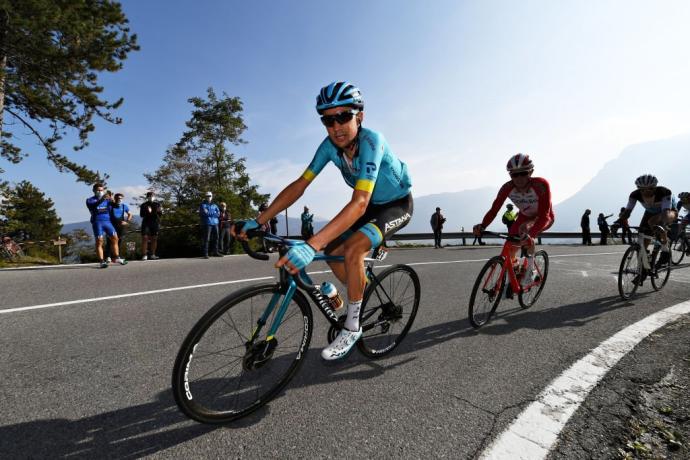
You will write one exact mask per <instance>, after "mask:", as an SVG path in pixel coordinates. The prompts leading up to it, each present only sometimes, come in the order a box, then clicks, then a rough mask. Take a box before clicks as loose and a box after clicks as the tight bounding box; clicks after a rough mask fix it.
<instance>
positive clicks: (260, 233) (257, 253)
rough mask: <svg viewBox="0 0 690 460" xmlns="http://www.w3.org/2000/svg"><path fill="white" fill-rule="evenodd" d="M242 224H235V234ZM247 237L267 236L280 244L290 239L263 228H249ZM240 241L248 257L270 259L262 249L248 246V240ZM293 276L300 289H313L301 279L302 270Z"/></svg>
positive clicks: (312, 286)
mask: <svg viewBox="0 0 690 460" xmlns="http://www.w3.org/2000/svg"><path fill="white" fill-rule="evenodd" d="M242 225H244V223H237V224H235V233H236V234H239V233H240V231H241V230H242V228H241V227H242ZM247 238H248V239H251V238H267V239H268V240H269V241H275V242H277V243H279V244H282V245H287V244H288V242H289V241H290V240H288V239H286V238H283V237H281V236H278V235H274V234H272V233H269V232H266V231H263V230H250V231H248V232H247ZM240 243H241V244H242V249H243V250H244V252H245V253H246V254H247V255H248V256H249V257H251V258H253V259H257V260H269V259H270V257H269V255H268V254H266V253H265V252H263V251H253V250H252V248H251V247H250V246H249V242H248V241H244V240H240ZM283 268H285V267H283ZM286 271H287V270H286ZM293 278H294V280H295V283H297V285H298V286H299V287H300V288H301V289H304V290H306V291H312V290H314V289H315V287H314V285H313V284H310V283H307V282H306V281H304V279H302V272H300V273H298V274H297V275H293Z"/></svg>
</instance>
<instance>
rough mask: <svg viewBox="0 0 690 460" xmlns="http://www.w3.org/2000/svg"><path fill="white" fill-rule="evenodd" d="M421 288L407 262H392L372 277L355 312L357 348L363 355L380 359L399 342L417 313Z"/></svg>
mask: <svg viewBox="0 0 690 460" xmlns="http://www.w3.org/2000/svg"><path fill="white" fill-rule="evenodd" d="M421 291H422V290H421V288H420V284H419V277H418V276H417V272H415V271H414V270H413V269H412V268H410V267H408V266H407V265H393V266H392V267H389V268H387V269H385V270H384V271H383V272H381V274H379V275H377V276H376V278H375V279H374V280H373V281H372V282H371V284H369V286H368V287H367V290H366V291H365V293H364V300H363V301H362V310H361V311H360V313H359V315H360V316H359V322H360V325H361V326H362V332H363V334H362V338H361V339H359V342H357V347H358V348H359V351H360V352H361V353H362V354H363V355H364V356H366V357H368V358H380V357H382V356H385V355H387V354H388V353H390V352H392V351H393V350H394V349H395V347H397V346H398V345H400V342H402V341H403V339H404V338H405V336H406V335H407V332H408V331H409V330H410V327H412V323H413V322H414V319H415V316H417V308H419V298H420V296H421Z"/></svg>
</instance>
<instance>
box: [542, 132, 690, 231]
mask: <svg viewBox="0 0 690 460" xmlns="http://www.w3.org/2000/svg"><path fill="white" fill-rule="evenodd" d="M689 159H690V135H685V136H678V137H674V138H671V139H665V140H660V141H654V142H645V143H642V144H635V145H631V146H630V147H626V148H625V149H623V151H622V152H621V154H620V155H619V156H618V158H616V159H614V160H611V161H609V162H608V163H606V164H605V165H604V167H603V168H602V169H601V170H600V171H599V172H598V173H597V175H596V176H594V177H593V178H592V180H590V181H589V182H588V183H587V184H585V186H584V187H582V189H581V190H580V191H579V192H577V193H576V194H575V195H573V196H571V197H570V198H568V199H567V200H565V201H562V202H561V203H559V204H558V205H557V206H556V207H555V212H556V223H555V224H554V227H553V228H554V230H561V231H573V230H579V229H580V217H581V216H582V213H583V212H584V210H585V209H587V208H590V209H591V210H592V217H594V218H595V219H594V221H593V222H592V224H593V227H596V225H595V224H596V216H598V215H599V213H600V212H603V213H604V214H605V215H608V214H614V216H617V215H618V211H619V210H620V208H621V207H622V206H625V205H626V204H627V203H628V195H630V192H632V191H633V190H635V179H636V178H637V177H638V176H640V175H642V174H645V173H649V174H654V175H655V176H656V177H657V178H658V179H659V185H663V186H664V187H668V188H670V189H671V191H672V192H673V195H674V196H676V197H677V196H678V193H680V192H687V191H690V178H689V177H690V176H688V169H687V167H686V165H687V163H688V160H689ZM572 168H573V170H574V171H576V170H577V165H572ZM552 186H553V185H552ZM642 213H643V209H642V207H641V206H640V205H639V204H638V205H637V206H636V207H635V211H634V212H633V215H632V218H631V221H630V222H631V225H637V224H638V223H639V220H640V218H641V217H642ZM611 222H613V219H609V223H611Z"/></svg>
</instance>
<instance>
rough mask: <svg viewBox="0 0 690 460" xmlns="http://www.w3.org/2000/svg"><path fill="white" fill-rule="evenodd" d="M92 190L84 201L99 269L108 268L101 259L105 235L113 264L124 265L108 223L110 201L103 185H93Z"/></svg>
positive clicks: (115, 237)
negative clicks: (91, 194)
mask: <svg viewBox="0 0 690 460" xmlns="http://www.w3.org/2000/svg"><path fill="white" fill-rule="evenodd" d="M92 190H93V196H92V197H89V198H87V199H86V207H87V208H88V209H89V212H90V213H91V227H92V228H93V237H94V238H95V239H96V254H97V255H98V260H99V261H100V266H101V268H107V267H108V263H107V262H106V261H105V259H104V258H103V240H104V236H105V235H107V236H108V240H109V242H110V249H111V252H112V254H113V256H114V257H115V262H117V263H119V264H122V265H124V264H126V262H125V261H124V259H121V258H120V251H119V249H118V241H117V232H116V231H115V227H113V224H112V223H111V221H110V205H111V203H110V199H108V197H107V196H106V195H105V191H104V189H103V184H94V186H93V188H92Z"/></svg>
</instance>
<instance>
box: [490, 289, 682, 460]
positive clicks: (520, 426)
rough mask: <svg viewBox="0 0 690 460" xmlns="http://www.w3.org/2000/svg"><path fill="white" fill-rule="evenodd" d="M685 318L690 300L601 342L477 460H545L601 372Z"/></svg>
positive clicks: (521, 415)
mask: <svg viewBox="0 0 690 460" xmlns="http://www.w3.org/2000/svg"><path fill="white" fill-rule="evenodd" d="M686 314H690V300H686V301H685V302H681V303H679V304H676V305H673V306H671V307H668V308H665V309H664V310H661V311H659V312H657V313H654V314H652V315H650V316H648V317H646V318H644V319H642V320H640V321H638V322H636V323H635V324H632V325H631V326H628V327H626V328H625V329H623V330H622V331H620V332H618V333H617V334H615V335H614V336H613V337H611V338H609V339H608V340H606V341H604V342H602V343H601V345H599V346H598V347H597V348H595V349H594V350H592V351H591V352H590V353H589V354H588V355H587V356H585V357H584V358H582V359H580V360H579V361H577V362H576V363H575V364H573V365H572V366H571V367H570V368H569V369H568V370H566V371H565V372H563V373H562V374H561V375H560V376H559V377H557V378H556V379H555V380H553V381H552V382H551V384H550V385H549V386H548V387H547V388H546V389H545V390H544V391H542V392H541V393H540V394H539V396H538V398H537V400H536V401H535V402H533V403H532V404H530V405H529V406H528V407H527V408H526V409H525V410H524V411H523V412H522V413H521V414H520V415H519V416H518V417H517V418H516V419H515V420H514V421H513V423H511V425H510V426H509V427H508V428H507V429H506V430H505V431H503V433H502V434H501V435H500V436H499V437H498V438H496V440H494V442H493V443H492V444H491V445H490V446H489V447H488V448H487V449H486V450H485V451H484V452H483V453H482V455H481V457H480V458H482V459H510V460H514V459H528V458H529V459H541V458H546V456H547V455H548V453H549V451H550V449H551V448H552V447H553V445H554V444H555V443H556V441H557V440H558V435H559V433H560V432H561V430H562V429H563V427H564V426H565V424H566V423H567V422H568V419H570V417H571V416H572V415H573V413H575V411H576V410H577V408H578V407H579V406H580V404H581V403H582V401H584V400H585V398H586V397H587V395H588V394H589V392H590V391H591V390H592V389H593V388H594V387H595V386H596V385H597V383H598V382H599V381H600V380H601V379H602V378H603V377H604V376H605V375H606V373H607V372H608V371H609V370H610V369H611V368H612V367H613V366H614V365H615V364H616V363H617V362H618V361H619V360H620V359H621V358H622V357H623V356H625V355H626V354H627V353H628V352H629V351H630V350H632V349H633V348H634V347H635V346H636V345H637V344H638V343H640V342H641V341H642V340H643V339H644V338H645V337H647V336H648V335H650V334H651V333H652V332H654V331H656V330H657V329H659V328H660V327H662V326H664V325H666V324H668V323H669V322H671V321H674V320H676V319H678V318H680V317H681V316H682V315H686Z"/></svg>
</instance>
